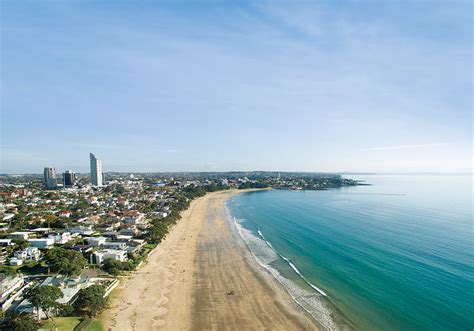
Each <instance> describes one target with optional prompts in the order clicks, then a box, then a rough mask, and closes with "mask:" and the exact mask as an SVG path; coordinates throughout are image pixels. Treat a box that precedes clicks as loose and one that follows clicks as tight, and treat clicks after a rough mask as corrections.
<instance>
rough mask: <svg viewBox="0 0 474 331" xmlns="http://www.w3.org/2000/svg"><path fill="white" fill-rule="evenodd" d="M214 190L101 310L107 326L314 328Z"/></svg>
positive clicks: (186, 214) (193, 206) (225, 194)
mask: <svg viewBox="0 0 474 331" xmlns="http://www.w3.org/2000/svg"><path fill="white" fill-rule="evenodd" d="M248 191H253V190H252V189H250V190H238V191H237V190H235V191H219V192H213V193H209V194H206V195H205V196H204V197H200V198H198V199H196V200H194V201H193V202H192V203H191V206H190V207H189V208H188V209H187V210H186V211H184V212H183V214H182V219H181V220H180V221H179V222H178V223H177V224H176V225H175V226H174V227H173V228H172V229H171V231H170V233H169V234H168V236H167V238H166V239H165V240H163V242H162V243H160V244H159V245H158V246H157V247H156V248H155V249H154V251H153V252H152V253H151V255H150V256H149V257H148V259H147V262H146V263H145V264H144V265H143V266H142V267H141V268H140V269H138V270H137V271H135V272H133V273H132V274H130V276H129V277H127V278H128V279H127V280H125V281H123V282H122V285H121V286H120V289H119V290H117V291H116V295H114V296H113V298H112V300H111V303H110V308H109V309H108V310H107V311H105V312H104V313H103V314H102V316H101V317H102V320H103V321H104V322H105V329H107V330H154V329H163V330H200V329H214V330H217V329H219V330H220V329H236V328H238V329H254V330H257V329H274V330H298V329H300V330H301V329H304V330H317V329H318V327H317V326H316V322H315V321H314V319H312V318H311V317H310V316H309V314H307V313H306V312H305V311H304V310H303V309H302V308H301V307H300V306H298V305H297V303H296V302H294V301H293V299H292V298H291V297H290V295H289V294H288V293H287V292H286V290H285V289H284V288H283V287H282V286H281V285H280V284H279V283H278V282H277V281H276V280H275V279H274V278H273V277H272V276H271V275H270V274H269V273H268V272H267V271H266V270H264V269H263V268H262V267H261V266H260V265H258V263H257V261H256V260H255V259H254V257H253V256H252V254H251V252H250V250H249V248H248V247H247V246H246V244H245V243H244V241H243V240H242V238H240V236H239V234H238V231H237V229H236V228H235V226H234V225H233V224H230V223H229V221H228V220H227V218H226V217H225V216H226V215H225V213H226V208H225V201H226V200H227V199H228V198H230V197H232V196H234V195H236V194H240V193H244V192H248Z"/></svg>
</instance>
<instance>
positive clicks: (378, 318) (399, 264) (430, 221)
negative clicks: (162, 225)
mask: <svg viewBox="0 0 474 331" xmlns="http://www.w3.org/2000/svg"><path fill="white" fill-rule="evenodd" d="M345 177H347V178H354V179H359V180H365V181H366V182H367V183H370V184H372V185H371V186H357V187H346V188H341V189H333V190H328V191H285V190H271V191H264V192H252V193H245V194H241V195H237V196H235V197H234V198H232V199H231V200H229V201H228V202H227V207H228V210H229V217H230V219H231V220H232V222H235V224H236V225H237V228H238V229H239V231H240V234H241V236H242V238H243V239H244V240H245V242H246V243H247V245H248V246H249V248H250V249H251V251H252V252H253V254H254V256H255V257H256V259H257V261H258V263H259V264H260V265H261V266H262V267H264V268H266V269H267V270H268V271H269V272H271V273H272V274H273V275H274V276H275V278H277V280H278V281H279V282H281V284H282V285H283V286H284V287H285V288H286V289H287V291H288V292H289V293H290V294H291V295H292V297H293V298H294V299H295V300H296V301H297V302H298V303H299V304H300V305H301V306H302V307H303V308H305V309H306V310H307V311H308V312H309V313H311V314H312V315H313V316H314V317H315V318H316V319H317V320H318V321H319V323H320V324H321V325H323V326H324V327H325V328H327V329H334V330H336V329H347V328H353V329H359V330H473V328H474V223H473V214H472V212H473V200H472V197H473V191H472V189H473V177H472V176H471V175H451V176H448V175H367V176H345Z"/></svg>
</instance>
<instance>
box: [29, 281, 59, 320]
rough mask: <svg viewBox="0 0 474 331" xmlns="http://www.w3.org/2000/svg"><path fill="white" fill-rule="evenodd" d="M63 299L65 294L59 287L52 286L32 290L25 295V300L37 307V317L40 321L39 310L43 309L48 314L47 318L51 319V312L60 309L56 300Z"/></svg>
mask: <svg viewBox="0 0 474 331" xmlns="http://www.w3.org/2000/svg"><path fill="white" fill-rule="evenodd" d="M62 297H63V292H62V291H61V290H60V289H59V288H58V287H55V286H51V285H46V286H39V287H35V288H32V289H31V290H29V291H28V292H27V293H26V295H25V298H26V299H27V300H28V301H29V302H31V304H32V305H33V306H35V307H36V314H37V315H36V317H37V319H38V321H39V320H40V315H39V308H41V309H42V310H43V312H44V313H45V314H46V317H47V318H49V316H50V313H51V311H52V310H53V309H56V308H58V307H59V304H58V303H57V302H56V300H58V299H59V298H62Z"/></svg>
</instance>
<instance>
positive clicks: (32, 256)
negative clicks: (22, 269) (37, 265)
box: [13, 247, 41, 261]
mask: <svg viewBox="0 0 474 331" xmlns="http://www.w3.org/2000/svg"><path fill="white" fill-rule="evenodd" d="M13 255H14V256H15V257H16V258H17V259H21V260H23V261H24V260H34V261H39V259H40V256H41V252H40V251H39V249H38V248H36V247H27V248H25V249H23V250H21V251H16V252H15V253H13Z"/></svg>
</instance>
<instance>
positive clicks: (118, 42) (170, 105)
mask: <svg viewBox="0 0 474 331" xmlns="http://www.w3.org/2000/svg"><path fill="white" fill-rule="evenodd" d="M0 3H1V20H0V21H1V23H0V29H1V45H0V48H1V73H0V77H1V101H0V105H1V123H0V124H1V126H0V129H1V155H0V156H1V163H0V173H41V172H42V170H43V168H44V167H45V166H53V167H55V168H56V169H57V171H58V172H59V171H64V170H66V169H72V170H75V171H78V172H87V171H88V169H89V168H88V167H89V152H93V153H94V154H96V155H97V156H98V157H99V158H100V159H102V163H103V168H104V171H105V172H107V171H132V172H133V171H135V172H139V171H152V172H153V171H228V170H276V171H322V172H472V161H473V158H472V155H473V147H472V123H473V117H472V91H473V84H472V76H473V70H472V55H473V54H472V50H473V47H472V46H473V44H472V23H473V22H472V4H471V1H469V0H466V1H456V0H455V1H441V0H440V1H404V0H397V1H390V0H388V1H311V2H310V1H304V2H303V1H291V2H289V1H288V2H285V1H278V0H275V1H240V2H234V1H111V0H108V1H107V0H102V1H89V0H86V1H66V0H63V1H60V0H57V1H44V0H43V1H36V0H35V1H18V0H2V1H0Z"/></svg>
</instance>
